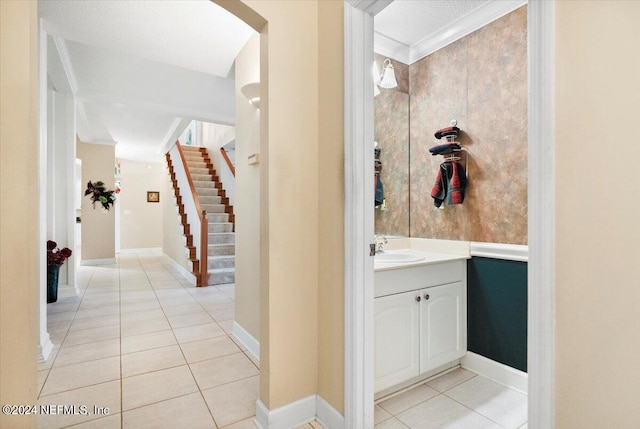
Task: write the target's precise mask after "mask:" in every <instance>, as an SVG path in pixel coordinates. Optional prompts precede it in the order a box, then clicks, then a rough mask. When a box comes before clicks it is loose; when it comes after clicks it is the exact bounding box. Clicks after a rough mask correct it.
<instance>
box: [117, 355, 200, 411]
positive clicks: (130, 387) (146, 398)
mask: <svg viewBox="0 0 640 429" xmlns="http://www.w3.org/2000/svg"><path fill="white" fill-rule="evenodd" d="M197 391H198V386H197V385H196V382H195V381H194V379H193V376H192V375H191V371H189V367H188V366H187V365H183V366H178V367H175V368H169V369H163V370H161V371H155V372H149V373H146V374H141V375H135V376H133V377H127V378H123V379H122V406H123V408H124V409H125V410H131V409H133V408H138V407H142V406H145V405H149V404H153V403H155V402H159V401H164V400H166V399H171V398H176V397H179V396H182V395H186V394H188V393H193V392H197ZM125 416H126V415H125Z"/></svg>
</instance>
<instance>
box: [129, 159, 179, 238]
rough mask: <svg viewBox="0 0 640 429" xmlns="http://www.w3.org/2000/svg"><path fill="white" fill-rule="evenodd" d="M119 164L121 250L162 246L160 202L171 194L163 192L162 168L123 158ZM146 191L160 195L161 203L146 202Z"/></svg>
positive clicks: (163, 177) (163, 170)
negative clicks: (156, 192)
mask: <svg viewBox="0 0 640 429" xmlns="http://www.w3.org/2000/svg"><path fill="white" fill-rule="evenodd" d="M120 165H121V179H120V182H121V184H122V192H120V194H118V198H119V199H120V248H121V249H144V248H149V247H162V206H161V203H162V202H163V201H164V199H165V198H169V199H171V196H172V195H173V194H171V195H167V194H166V193H165V192H163V189H162V185H163V182H164V180H165V176H166V171H165V168H164V165H163V164H147V163H144V162H136V161H129V160H126V159H122V160H121V161H120ZM147 166H150V167H151V169H149V168H148V167H147ZM147 191H158V192H160V203H148V202H147Z"/></svg>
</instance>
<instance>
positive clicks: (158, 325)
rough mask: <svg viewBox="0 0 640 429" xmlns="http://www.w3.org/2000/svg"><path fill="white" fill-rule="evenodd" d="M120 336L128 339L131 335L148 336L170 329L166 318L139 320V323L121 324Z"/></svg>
mask: <svg viewBox="0 0 640 429" xmlns="http://www.w3.org/2000/svg"><path fill="white" fill-rule="evenodd" d="M121 329H122V331H121V332H122V336H123V337H130V336H131V335H140V334H150V333H152V332H158V331H165V330H167V329H171V326H170V325H169V322H167V318H166V317H162V318H161V319H151V320H141V321H139V322H130V323H123V324H122V328H121Z"/></svg>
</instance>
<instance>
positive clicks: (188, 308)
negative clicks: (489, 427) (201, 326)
mask: <svg viewBox="0 0 640 429" xmlns="http://www.w3.org/2000/svg"><path fill="white" fill-rule="evenodd" d="M163 311H164V314H166V315H167V317H169V316H178V315H181V314H191V313H200V312H201V311H202V306H201V305H200V304H198V303H192V304H182V305H176V306H175V307H166V308H163Z"/></svg>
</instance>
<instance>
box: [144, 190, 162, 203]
mask: <svg viewBox="0 0 640 429" xmlns="http://www.w3.org/2000/svg"><path fill="white" fill-rule="evenodd" d="M147 202H148V203H159V202H160V192H158V191H147Z"/></svg>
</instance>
